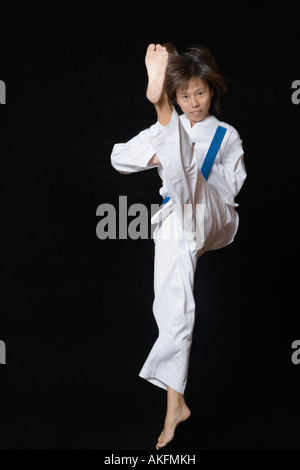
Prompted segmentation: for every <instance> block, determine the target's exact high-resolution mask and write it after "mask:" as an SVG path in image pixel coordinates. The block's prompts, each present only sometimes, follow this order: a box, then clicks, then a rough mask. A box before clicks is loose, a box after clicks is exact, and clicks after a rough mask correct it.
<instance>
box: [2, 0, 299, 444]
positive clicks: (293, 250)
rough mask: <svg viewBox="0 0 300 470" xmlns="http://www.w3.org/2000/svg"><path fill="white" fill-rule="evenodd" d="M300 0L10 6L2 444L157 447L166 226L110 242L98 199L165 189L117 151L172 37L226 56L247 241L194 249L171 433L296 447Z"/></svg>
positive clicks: (188, 438)
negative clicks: (153, 375) (153, 49)
mask: <svg viewBox="0 0 300 470" xmlns="http://www.w3.org/2000/svg"><path fill="white" fill-rule="evenodd" d="M297 5H298V4H297V3H296V2H230V1H227V2H224V3H223V4H222V5H221V6H220V5H218V4H216V3H213V2H207V3H203V2H195V3H193V2H191V3H183V4H180V3H179V2H175V3H172V4H170V5H167V4H166V2H164V4H163V5H160V4H148V3H147V4H144V3H142V2H140V3H139V4H138V6H137V5H134V4H130V3H125V4H118V3H114V4H111V3H109V4H108V3H107V4H106V3H102V2H87V1H85V2H83V1H74V2H72V3H69V4H64V5H63V6H62V4H59V3H53V2H51V3H50V2H43V3H42V4H34V3H31V4H27V3H26V4H25V3H24V5H23V6H20V5H18V4H12V3H10V5H9V6H7V5H6V7H5V5H3V7H2V5H1V8H2V16H1V19H0V23H1V32H0V38H1V42H0V53H1V58H0V79H1V80H4V81H5V83H6V87H7V104H6V105H5V106H1V107H0V119H1V121H0V124H1V127H0V156H1V159H0V164H1V172H0V173H1V176H0V178H1V204H0V212H1V215H0V217H1V268H0V269H1V296H0V302H1V318H0V339H1V340H3V341H5V343H6V348H7V364H6V365H2V366H1V367H0V387H1V390H0V405H1V411H0V421H1V425H0V448H2V449H105V450H106V449H119V450H120V449H123V450H126V449H127V450H133V449H135V450H138V449H154V446H155V443H156V438H157V437H158V435H159V433H160V431H161V428H162V425H163V419H164V413H165V404H166V394H165V392H164V391H163V390H161V389H158V388H156V387H154V386H152V385H150V384H148V383H147V382H145V381H144V380H142V379H140V378H139V377H138V372H139V370H140V369H141V367H142V365H143V363H144V361H145V359H146V357H147V354H148V353H149V351H150V349H151V347H152V344H153V342H154V341H155V339H156V336H157V328H156V324H155V321H154V318H153V316H152V301H153V288H152V283H153V254H154V252H153V241H152V240H136V241H134V240H130V239H128V240H104V241H101V240H99V239H98V238H97V236H96V225H97V222H98V221H99V217H98V218H97V217H96V209H97V207H98V206H99V205H100V204H102V203H110V204H113V205H114V206H115V207H118V201H119V196H120V195H127V196H128V206H129V205H131V204H133V203H136V202H138V203H143V204H145V205H147V207H149V208H150V205H151V204H152V203H153V204H154V203H157V204H160V203H161V200H160V197H159V194H158V190H159V187H160V180H159V177H158V175H157V172H156V170H151V171H148V172H143V173H139V174H132V175H128V176H124V175H120V174H118V173H117V172H116V171H115V170H114V169H113V168H112V166H111V164H110V153H111V150H112V146H113V145H114V144H115V143H117V142H123V141H126V140H129V139H130V138H131V137H133V136H134V135H136V134H137V133H138V132H139V131H140V130H142V129H144V128H146V127H149V126H150V125H151V124H152V123H153V122H155V120H156V116H155V112H154V109H153V108H152V106H151V105H150V103H148V102H147V100H146V98H145V90H146V84H147V77H146V71H145V67H144V54H145V49H146V47H147V45H148V44H149V43H150V42H160V43H162V42H164V41H167V40H169V41H172V42H173V43H174V44H175V45H176V46H177V47H178V48H179V49H180V50H184V49H185V48H186V47H188V46H189V45H191V44H193V43H196V44H206V45H207V46H208V47H209V48H210V49H211V51H212V53H213V54H214V56H215V58H216V61H217V63H218V65H219V68H220V69H221V72H222V73H223V74H224V75H225V76H226V78H227V83H228V87H229V93H228V95H227V97H226V98H225V99H224V101H223V113H222V116H221V119H222V120H224V121H226V122H228V123H230V124H232V125H233V126H234V127H236V128H237V129H238V131H239V133H240V135H241V138H242V140H243V144H244V150H245V162H246V167H247V173H248V178H247V181H246V183H245V186H244V187H243V189H242V191H241V193H240V195H239V196H238V198H237V202H238V203H239V204H240V206H239V208H238V212H239V215H240V228H239V232H238V234H237V236H236V240H235V242H234V243H233V244H232V245H230V246H228V247H227V248H225V249H223V250H219V251H216V252H210V253H206V254H205V255H204V256H203V257H201V258H200V259H199V261H198V268H197V272H196V279H195V298H196V303H197V320H196V326H195V332H194V342H193V346H192V352H191V360H190V373H189V381H188V385H187V389H186V401H187V403H188V405H189V406H190V407H191V410H192V417H191V419H190V420H189V421H188V422H187V423H185V424H184V425H182V427H179V428H178V430H177V432H176V436H175V439H174V441H173V442H172V443H171V444H170V445H169V446H168V449H170V451H171V450H176V449H187V450H192V449H193V450H202V449H228V450H229V449H300V446H299V442H300V439H299V437H300V436H299V424H300V415H299V412H300V406H299V400H298V398H297V397H298V395H299V392H298V389H297V387H298V386H299V375H300V365H299V366H296V365H294V364H292V362H291V354H292V349H291V344H292V342H293V341H294V340H295V339H300V321H299V308H298V304H297V288H298V283H297V276H298V264H297V263H298V259H297V248H298V230H297V226H296V223H297V219H298V213H299V210H298V181H297V179H298V178H297V177H298V174H297V169H298V167H297V161H298V151H299V146H298V135H299V118H300V105H299V106H298V107H297V106H295V105H294V104H293V103H292V101H291V95H292V89H291V84H292V82H293V81H294V80H296V79H299V78H300V75H299V74H300V71H299V47H298V45H297V44H298V42H299V41H298V39H297V38H298V32H297V31H298V29H299V13H300V10H299V6H297ZM129 220H131V219H130V218H129Z"/></svg>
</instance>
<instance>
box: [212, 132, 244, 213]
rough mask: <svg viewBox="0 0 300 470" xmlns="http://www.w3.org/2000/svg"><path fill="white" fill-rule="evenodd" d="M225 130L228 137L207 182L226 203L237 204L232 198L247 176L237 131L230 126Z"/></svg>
mask: <svg viewBox="0 0 300 470" xmlns="http://www.w3.org/2000/svg"><path fill="white" fill-rule="evenodd" d="M227 132H228V137H227V139H226V141H225V142H224V146H223V145H222V146H221V149H220V154H221V158H220V161H219V162H216V163H215V164H214V165H213V167H212V170H211V173H210V175H209V178H208V183H209V184H211V185H212V186H214V187H215V188H216V190H217V191H219V192H220V193H221V194H222V196H223V197H224V199H225V201H226V202H227V203H229V204H231V205H237V204H235V203H234V198H235V197H236V196H237V194H238V193H239V192H240V190H241V188H242V186H243V184H244V182H245V179H246V176H247V174H246V169H245V164H244V151H243V146H242V141H241V139H240V136H239V134H238V132H237V131H236V130H235V129H234V128H233V127H231V126H230V127H229V128H228V130H227Z"/></svg>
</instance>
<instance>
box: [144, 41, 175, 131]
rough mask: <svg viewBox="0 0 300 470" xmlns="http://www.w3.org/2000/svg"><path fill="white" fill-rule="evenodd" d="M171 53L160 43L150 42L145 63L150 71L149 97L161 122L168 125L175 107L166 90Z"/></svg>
mask: <svg viewBox="0 0 300 470" xmlns="http://www.w3.org/2000/svg"><path fill="white" fill-rule="evenodd" d="M168 58H169V53H168V52H167V49H166V48H165V47H164V46H161V45H160V44H156V46H155V45H154V44H150V45H149V46H148V49H147V53H146V57H145V63H146V68H147V72H148V87H147V94H146V95H147V98H148V100H149V101H150V102H151V103H152V104H154V107H155V109H156V113H157V117H158V120H159V122H160V123H161V124H162V125H163V126H167V125H168V124H169V122H170V121H171V117H172V111H173V108H172V106H171V103H170V101H169V99H168V97H167V94H166V92H165V88H164V84H165V75H166V69H167V66H168Z"/></svg>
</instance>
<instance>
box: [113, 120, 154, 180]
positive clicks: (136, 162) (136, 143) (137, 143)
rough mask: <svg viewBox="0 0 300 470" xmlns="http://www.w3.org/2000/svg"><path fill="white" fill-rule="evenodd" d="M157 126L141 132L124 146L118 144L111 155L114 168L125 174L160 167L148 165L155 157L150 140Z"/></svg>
mask: <svg viewBox="0 0 300 470" xmlns="http://www.w3.org/2000/svg"><path fill="white" fill-rule="evenodd" d="M155 126H156V125H153V126H152V127H151V128H149V129H146V130H144V131H142V132H140V133H139V134H138V135H137V136H135V137H133V139H131V140H129V141H128V142H127V143H124V144H116V145H114V147H113V150H112V154H111V164H112V166H113V167H114V168H115V169H116V170H117V171H119V172H120V173H123V174H129V173H136V172H138V171H143V170H150V169H151V168H157V167H158V166H159V165H148V163H149V160H151V158H152V157H153V156H154V154H155V150H154V148H153V146H152V145H151V142H150V138H151V135H152V134H153V132H154V130H153V128H155Z"/></svg>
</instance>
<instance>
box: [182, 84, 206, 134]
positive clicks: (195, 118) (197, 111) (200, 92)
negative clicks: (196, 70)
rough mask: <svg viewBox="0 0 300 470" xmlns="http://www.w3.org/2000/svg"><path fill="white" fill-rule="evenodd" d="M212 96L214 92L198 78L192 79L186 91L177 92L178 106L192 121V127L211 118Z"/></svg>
mask: <svg viewBox="0 0 300 470" xmlns="http://www.w3.org/2000/svg"><path fill="white" fill-rule="evenodd" d="M212 96H213V91H212V90H210V88H209V86H208V85H207V83H205V82H204V81H203V80H201V78H198V77H195V78H192V79H191V80H190V82H189V83H188V86H187V87H186V88H185V89H183V88H181V89H179V90H177V93H176V101H177V104H178V105H179V106H180V108H181V110H182V112H183V113H184V114H185V115H186V117H187V118H188V119H189V120H190V123H191V126H193V125H194V124H196V122H200V121H203V119H205V118H206V117H207V116H209V108H210V103H211V98H212Z"/></svg>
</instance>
